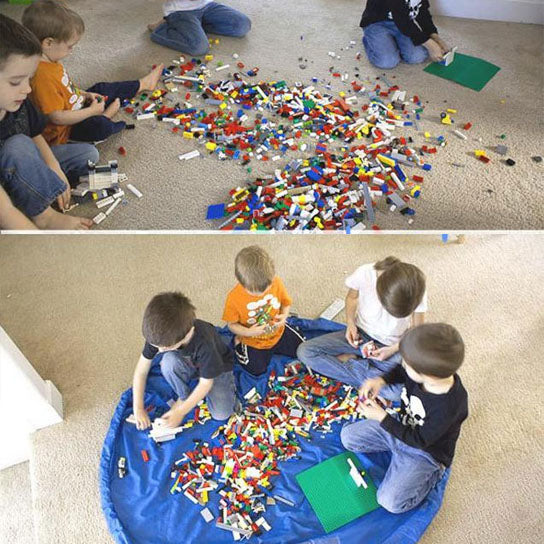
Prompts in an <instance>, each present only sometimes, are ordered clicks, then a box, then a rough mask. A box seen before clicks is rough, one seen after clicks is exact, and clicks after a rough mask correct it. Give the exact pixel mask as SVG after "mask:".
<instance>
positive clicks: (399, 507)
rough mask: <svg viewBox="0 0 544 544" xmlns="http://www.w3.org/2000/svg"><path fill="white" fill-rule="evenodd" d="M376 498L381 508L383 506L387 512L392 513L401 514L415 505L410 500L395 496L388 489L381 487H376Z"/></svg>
mask: <svg viewBox="0 0 544 544" xmlns="http://www.w3.org/2000/svg"><path fill="white" fill-rule="evenodd" d="M376 500H377V501H378V504H379V505H380V506H381V507H382V508H385V509H386V510H387V511H388V512H391V513H392V514H403V513H404V512H407V511H408V510H411V509H412V508H414V507H415V506H417V505H416V504H413V503H411V502H410V501H407V500H405V499H401V498H400V497H398V496H395V494H394V493H392V492H391V491H390V490H389V489H385V490H384V489H383V488H382V487H380V488H379V489H378V492H377V494H376Z"/></svg>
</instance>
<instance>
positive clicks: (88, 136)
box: [70, 80, 140, 142]
mask: <svg viewBox="0 0 544 544" xmlns="http://www.w3.org/2000/svg"><path fill="white" fill-rule="evenodd" d="M139 88H140V82H139V81H137V80H136V81H119V82H117V83H97V84H96V85H93V86H92V87H90V88H89V89H87V91H88V92H90V93H98V94H101V95H102V96H107V97H108V99H107V100H106V106H109V105H110V104H111V103H112V102H113V101H114V100H115V99H116V98H120V99H121V101H123V100H125V99H128V98H133V97H134V96H135V95H136V93H137V92H138V89H139ZM126 126H127V125H126V123H125V122H124V121H113V120H112V119H110V118H109V117H106V116H105V115H94V116H93V117H88V118H87V119H84V120H83V121H80V122H79V123H77V124H75V125H73V126H72V130H71V132H70V139H71V140H75V141H78V142H98V141H101V140H105V139H106V138H109V137H110V136H111V135H112V134H116V133H117V132H121V131H122V130H123V129H124V128H125V127H126Z"/></svg>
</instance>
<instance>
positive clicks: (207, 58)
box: [204, 55, 213, 61]
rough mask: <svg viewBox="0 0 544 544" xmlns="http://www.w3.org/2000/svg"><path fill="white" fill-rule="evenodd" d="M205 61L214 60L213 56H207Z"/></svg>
mask: <svg viewBox="0 0 544 544" xmlns="http://www.w3.org/2000/svg"><path fill="white" fill-rule="evenodd" d="M204 60H207V61H210V60H213V55H205V56H204Z"/></svg>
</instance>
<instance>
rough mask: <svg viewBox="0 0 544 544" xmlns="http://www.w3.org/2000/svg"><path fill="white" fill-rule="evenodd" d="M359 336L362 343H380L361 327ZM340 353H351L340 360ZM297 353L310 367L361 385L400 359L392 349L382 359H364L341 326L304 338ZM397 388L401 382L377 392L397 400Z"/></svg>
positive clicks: (341, 380) (399, 389)
mask: <svg viewBox="0 0 544 544" xmlns="http://www.w3.org/2000/svg"><path fill="white" fill-rule="evenodd" d="M359 337H360V339H361V345H362V344H366V342H370V341H371V340H372V341H373V342H374V343H375V344H376V345H377V346H380V347H381V346H382V344H380V343H379V342H378V341H377V340H374V339H373V338H371V337H370V336H368V334H366V333H365V332H363V331H361V330H360V329H359ZM343 353H352V354H353V356H354V357H353V359H350V360H349V361H346V362H345V363H343V362H341V361H340V360H339V359H338V357H337V355H341V354H343ZM297 357H298V358H299V360H300V361H302V362H303V363H304V364H305V365H306V366H308V367H310V368H311V369H312V370H315V371H316V372H319V373H320V374H323V375H324V376H328V377H329V378H334V379H335V380H338V381H340V382H342V383H347V384H349V385H352V386H353V387H359V386H361V385H362V384H363V382H364V381H366V380H368V378H374V377H376V376H381V375H382V374H384V373H385V372H389V371H390V370H392V369H393V368H394V367H395V366H396V365H397V364H399V363H400V361H401V357H400V354H399V353H395V355H393V357H391V358H390V359H387V360H385V361H376V360H375V359H363V358H362V355H361V351H360V350H359V348H354V347H352V346H351V345H350V344H349V343H348V341H347V340H346V333H345V331H344V330H342V331H336V332H331V333H329V334H324V335H322V336H318V337H316V338H312V339H311V340H307V341H306V342H303V343H302V344H300V346H299V347H298V349H297ZM400 391H401V386H400V384H395V385H386V386H385V387H383V388H382V389H381V391H380V396H381V397H383V398H385V399H388V400H398V399H399V398H400Z"/></svg>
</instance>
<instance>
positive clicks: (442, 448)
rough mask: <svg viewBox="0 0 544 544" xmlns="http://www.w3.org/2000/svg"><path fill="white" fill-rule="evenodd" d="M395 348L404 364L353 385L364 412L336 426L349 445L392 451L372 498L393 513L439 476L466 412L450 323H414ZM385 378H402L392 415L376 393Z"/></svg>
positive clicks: (420, 496) (459, 353)
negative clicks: (397, 409) (396, 408)
mask: <svg viewBox="0 0 544 544" xmlns="http://www.w3.org/2000/svg"><path fill="white" fill-rule="evenodd" d="M399 351H400V353H401V355H402V358H403V362H402V367H401V366H397V367H396V368H395V369H394V370H392V371H391V372H389V373H388V374H384V375H383V376H382V377H379V378H372V379H370V380H367V381H366V382H365V383H363V385H362V386H361V388H360V390H359V395H360V397H361V399H362V412H363V415H364V416H365V417H366V418H367V419H366V420H363V421H359V422H356V423H352V424H350V425H346V426H345V427H344V428H343V429H342V433H341V439H342V444H343V445H344V447H345V448H346V449H348V450H351V451H355V452H363V453H372V452H380V451H390V452H391V463H390V465H389V468H388V469H387V473H386V474H385V477H384V479H383V481H382V483H381V484H380V487H379V488H378V495H377V499H378V502H379V503H380V504H381V505H382V506H383V507H384V508H385V509H386V510H389V511H390V512H393V513H402V512H406V511H407V510H410V509H412V508H414V507H416V506H417V505H418V504H419V503H420V502H421V501H423V500H424V499H425V497H426V496H427V495H428V493H429V492H430V491H431V489H432V488H433V487H434V486H435V485H436V483H437V482H438V481H439V480H440V479H441V478H442V476H443V474H444V471H445V470H446V468H447V467H449V466H450V465H451V462H452V460H453V455H454V452H455V444H456V442H457V439H458V438H459V432H460V430H461V424H462V423H463V421H464V420H465V419H466V418H467V416H468V401H467V392H466V390H465V388H464V387H463V384H462V383H461V379H460V378H459V376H458V375H457V374H456V371H457V370H458V368H459V367H460V366H461V364H462V362H463V358H464V353H465V348H464V344H463V340H462V338H461V336H460V334H459V333H458V332H457V330H456V329H454V328H453V327H452V326H451V325H446V324H445V323H427V324H424V325H419V326H418V327H414V328H413V329H410V330H408V331H407V332H406V333H405V334H404V335H403V337H402V339H401V341H400V348H399ZM387 383H388V384H391V383H403V388H402V394H401V401H402V406H401V411H400V413H399V414H398V418H397V417H393V416H391V415H389V414H388V413H387V412H386V411H385V410H384V409H383V408H382V407H381V406H380V404H379V403H378V402H377V400H376V396H377V395H378V393H379V391H380V389H381V388H382V387H383V386H384V385H385V384H387Z"/></svg>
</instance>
